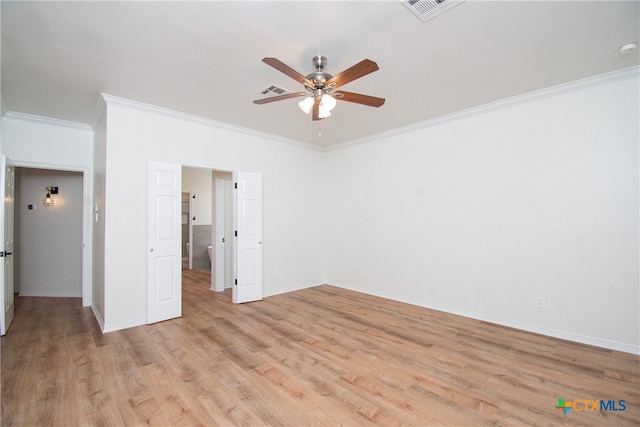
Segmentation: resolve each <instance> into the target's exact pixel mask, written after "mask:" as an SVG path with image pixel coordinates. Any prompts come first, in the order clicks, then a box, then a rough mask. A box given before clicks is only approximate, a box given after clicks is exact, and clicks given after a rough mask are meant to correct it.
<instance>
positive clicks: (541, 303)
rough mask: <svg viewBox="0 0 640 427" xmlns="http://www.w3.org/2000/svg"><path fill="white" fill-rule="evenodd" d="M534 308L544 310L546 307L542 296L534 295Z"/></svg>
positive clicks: (545, 301)
mask: <svg viewBox="0 0 640 427" xmlns="http://www.w3.org/2000/svg"><path fill="white" fill-rule="evenodd" d="M536 306H538V307H540V308H545V307H546V306H547V300H546V298H545V297H544V295H536Z"/></svg>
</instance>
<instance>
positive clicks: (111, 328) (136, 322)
mask: <svg viewBox="0 0 640 427" xmlns="http://www.w3.org/2000/svg"><path fill="white" fill-rule="evenodd" d="M146 324H147V319H146V318H144V319H133V320H127V321H126V322H117V323H108V324H107V323H105V324H104V327H103V328H102V333H104V334H106V333H107V332H115V331H120V330H122V329H127V328H134V327H136V326H142V325H146Z"/></svg>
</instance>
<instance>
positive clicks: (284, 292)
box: [263, 281, 325, 297]
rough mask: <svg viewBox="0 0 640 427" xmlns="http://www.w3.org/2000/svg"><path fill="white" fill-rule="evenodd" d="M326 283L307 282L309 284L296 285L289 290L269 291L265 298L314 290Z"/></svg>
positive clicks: (288, 288)
mask: <svg viewBox="0 0 640 427" xmlns="http://www.w3.org/2000/svg"><path fill="white" fill-rule="evenodd" d="M324 284H325V282H323V281H320V282H307V283H302V284H299V285H295V286H290V287H287V288H280V289H275V290H273V291H269V292H265V293H264V294H263V296H264V297H272V296H275V295H280V294H286V293H289V292H295V291H300V290H302V289H307V288H313V287H314V286H320V285H324Z"/></svg>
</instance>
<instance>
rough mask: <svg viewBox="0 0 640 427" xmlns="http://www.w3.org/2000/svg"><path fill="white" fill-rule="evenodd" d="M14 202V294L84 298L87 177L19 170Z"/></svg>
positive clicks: (49, 171) (56, 172)
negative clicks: (84, 205)
mask: <svg viewBox="0 0 640 427" xmlns="http://www.w3.org/2000/svg"><path fill="white" fill-rule="evenodd" d="M47 196H50V197H49V198H48V199H49V200H50V202H48V201H47V203H45V202H44V199H45V197H47ZM15 201H16V203H15V230H14V231H15V266H14V267H15V276H14V278H15V288H14V291H15V292H19V294H20V295H21V296H36V297H77V298H81V297H82V295H83V292H82V251H83V230H82V223H83V221H82V217H83V204H84V201H83V176H82V173H81V172H73V171H60V170H50V169H35V168H25V167H16V194H15Z"/></svg>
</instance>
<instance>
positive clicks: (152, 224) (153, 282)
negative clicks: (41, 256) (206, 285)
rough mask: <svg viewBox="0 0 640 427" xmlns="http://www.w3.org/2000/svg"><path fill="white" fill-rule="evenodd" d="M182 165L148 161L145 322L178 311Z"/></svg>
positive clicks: (180, 261)
mask: <svg viewBox="0 0 640 427" xmlns="http://www.w3.org/2000/svg"><path fill="white" fill-rule="evenodd" d="M181 183H182V167H181V165H179V164H173V163H163V162H155V161H149V171H148V237H147V238H148V251H147V323H155V322H160V321H162V320H168V319H173V318H174V317H180V316H181V315H182V252H181V247H180V246H181V242H182V239H181V230H180V224H181V203H182V188H181V187H182V184H181Z"/></svg>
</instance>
